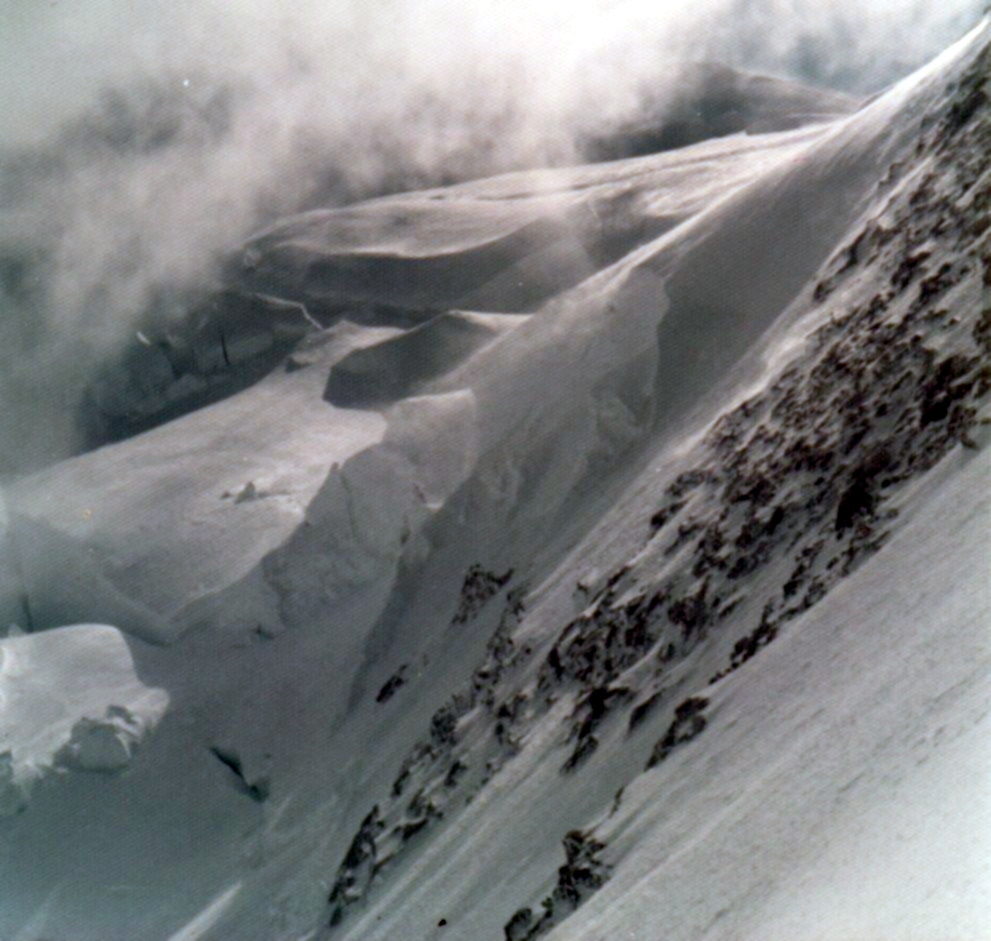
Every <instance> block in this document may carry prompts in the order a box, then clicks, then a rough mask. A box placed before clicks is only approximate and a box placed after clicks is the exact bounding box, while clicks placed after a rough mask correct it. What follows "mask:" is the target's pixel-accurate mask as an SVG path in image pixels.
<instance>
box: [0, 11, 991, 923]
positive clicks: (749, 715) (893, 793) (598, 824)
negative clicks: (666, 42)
mask: <svg viewBox="0 0 991 941" xmlns="http://www.w3.org/2000/svg"><path fill="white" fill-rule="evenodd" d="M989 73H991V25H989V24H988V23H987V22H985V23H984V24H983V25H982V26H981V27H980V28H979V29H977V30H976V31H975V32H974V33H972V34H971V35H970V36H968V37H967V38H966V39H964V40H963V41H961V43H959V44H958V45H957V46H955V47H954V48H953V49H951V50H949V51H948V52H947V53H946V54H945V55H943V56H942V57H940V58H939V59H938V60H936V61H935V62H934V63H932V64H931V65H930V66H929V67H927V68H926V69H924V70H923V71H922V72H920V73H918V74H917V75H915V76H913V77H912V78H910V79H908V80H906V81H905V82H903V83H901V84H900V85H898V86H896V87H895V88H894V89H892V90H891V91H890V92H888V93H887V94H886V95H883V96H881V97H879V98H878V99H877V100H875V101H873V102H871V103H870V104H869V105H867V106H866V107H864V108H862V109H861V110H859V111H857V112H856V113H854V114H852V115H850V116H849V117H844V118H842V119H839V120H836V121H834V122H833V123H830V124H827V125H821V126H816V127H811V128H805V129H799V130H795V131H787V132H782V133H774V134H768V135H756V136H747V137H730V138H725V139H721V140H717V141H710V142H706V143H701V144H698V145H695V146H692V147H688V148H685V149H683V150H678V151H672V152H670V153H666V154H662V155H657V156H653V157H643V158H637V159H633V160H628V161H619V162H616V163H612V164H604V165H597V166H592V167H582V168H575V169H570V170H561V171H541V172H532V173H527V174H514V175H511V176H506V177H500V178H497V179H494V180H489V181H480V182H477V183H470V184H465V185H462V186H459V187H452V188H449V189H446V190H435V191H430V192H426V193H414V194H408V195H403V196H396V197H389V198H388V199H382V200H376V201H373V202H369V203H365V204H360V205H358V206H355V207H350V208H348V209H345V210H334V211H326V212H317V213H309V214H307V215H305V216H302V217H296V218H292V219H289V220H286V221H285V222H283V223H281V224H280V225H278V226H276V227H274V228H273V229H271V230H270V231H268V232H265V233H261V234H260V235H259V236H258V237H257V238H255V239H253V240H251V241H250V242H249V243H248V244H247V245H245V246H243V247H242V248H241V249H240V250H238V251H237V252H236V255H235V257H234V259H233V261H232V263H231V266H230V279H231V281H230V285H229V288H230V291H231V293H232V295H237V296H241V297H248V298H253V300H252V301H251V303H252V304H254V305H255V306H254V307H252V308H251V314H250V316H247V315H246V316H245V321H246V326H245V328H244V329H245V331H246V333H247V332H252V335H254V334H256V333H257V332H258V331H259V330H260V329H263V328H264V323H265V320H264V311H265V310H270V311H275V310H278V311H282V312H284V311H286V310H289V309H292V310H294V311H295V314H294V316H298V317H304V315H305V318H309V319H308V321H307V322H308V328H307V329H309V333H308V335H307V336H306V338H305V339H304V340H303V341H302V342H301V343H300V344H299V345H298V346H296V347H295V348H294V350H293V352H292V353H291V354H290V355H289V357H288V358H287V359H285V360H284V361H283V362H282V363H281V364H280V365H279V366H278V368H276V369H275V371H274V372H272V373H271V374H270V375H268V376H267V377H266V378H265V379H264V380H263V381H261V382H259V383H257V384H255V385H253V386H251V387H250V388H247V389H245V390H243V391H241V392H240V393H239V394H237V395H234V396H231V397H228V398H225V399H223V400H222V401H219V402H215V403H214V404H212V405H210V406H209V407H205V408H200V409H198V410H196V411H193V412H191V413H189V414H186V415H183V416H182V417H179V418H177V419H175V420H173V421H170V422H167V423H165V424H162V425H160V426H159V427H157V428H154V429H153V430H150V431H147V432H145V433H144V434H141V435H138V436H136V437H133V438H129V439H127V440H125V441H121V442H119V443H116V444H113V445H110V446H107V447H104V448H101V449H99V450H96V451H93V452H91V453H88V454H85V455H81V456H79V457H77V458H74V459H72V460H70V461H66V462H63V463H62V464H59V465H56V466H54V467H52V468H49V469H48V470H46V471H44V472H42V473H39V474H35V475H33V476H30V477H27V478H24V479H22V480H20V481H17V482H15V483H14V484H12V485H11V486H9V487H8V488H7V489H6V493H5V501H6V504H7V514H6V516H7V520H6V522H5V521H4V520H3V519H0V524H3V529H2V530H0V587H3V590H4V597H3V599H2V601H3V603H2V604H0V611H2V612H5V613H7V615H8V616H15V617H17V618H18V620H19V622H20V626H21V627H22V628H27V629H29V630H30V631H31V632H32V633H30V634H29V635H27V636H20V635H18V636H12V637H9V638H7V639H6V640H4V641H2V644H3V650H2V651H0V654H2V655H3V658H4V659H3V663H2V665H0V671H2V672H0V694H2V695H3V696H5V697H9V696H20V695H24V694H22V693H21V692H19V690H20V689H21V687H20V686H19V685H18V684H19V683H20V684H22V685H23V682H24V681H23V679H21V677H22V676H23V670H22V671H21V672H20V673H17V672H16V670H15V671H14V672H10V671H11V670H13V669H14V667H16V666H17V664H18V663H20V664H29V665H30V668H31V671H32V673H33V674H34V675H35V676H37V677H38V684H40V685H41V686H44V685H45V684H46V683H47V684H48V685H50V686H52V687H53V688H54V690H53V698H54V701H57V702H61V703H63V705H62V706H61V707H60V708H61V709H62V712H60V715H62V716H63V717H65V718H64V721H63V719H60V722H61V725H60V726H59V728H60V729H62V731H61V732H60V733H59V736H60V737H59V742H58V743H55V742H54V740H53V742H52V743H49V744H46V747H45V748H44V749H41V748H35V749H34V750H33V751H32V743H36V742H37V741H38V740H39V738H38V737H39V731H38V725H37V717H36V716H33V715H29V713H32V707H31V706H30V703H29V702H27V700H23V699H22V700H20V702H21V705H19V706H17V707H16V708H11V707H10V706H9V705H8V699H5V700H4V702H3V703H2V704H0V709H2V710H3V711H2V712H0V788H4V791H3V793H4V794H5V795H12V798H16V800H14V799H10V800H6V801H5V807H6V808H7V809H8V810H9V811H10V812H9V813H8V815H7V816H4V817H2V818H0V938H4V939H6V938H10V939H17V941H41V939H44V938H66V939H72V941H118V939H120V941H125V939H127V941H135V939H139V941H142V939H147V941H158V939H168V941H193V939H203V941H210V939H232V941H273V939H278V941H282V939H286V941H289V939H292V941H296V939H304V938H305V939H311V941H315V939H325V938H333V939H335V941H336V939H359V938H360V939H362V941H366V939H383V941H384V939H411V941H412V939H421V938H422V939H430V938H441V937H443V938H455V939H463V941H475V939H479V938H496V939H497V938H506V939H509V941H522V939H530V938H536V937H548V938H554V939H561V941H563V939H586V941H593V939H600V938H618V937H623V938H631V939H636V941H648V939H650V941H653V939H655V938H657V937H659V936H663V937H666V938H674V939H677V938H684V939H689V938H692V939H694V938H711V939H731V938H740V937H748V938H749V937H759V938H782V939H783V938H788V939H801V941H805V939H808V941H812V939H819V938H822V939H825V938H829V939H831V941H832V939H835V938H849V939H854V938H863V937H884V938H891V939H897V941H901V939H905V941H908V939H909V938H913V939H914V938H917V937H922V938H926V939H929V938H933V939H935V938H939V939H940V941H942V939H946V938H960V939H964V938H974V937H981V936H982V935H983V934H987V933H988V932H989V931H991V912H989V911H988V908H987V902H986V899H987V898H989V897H991V893H989V891H988V889H989V888H991V872H989V869H988V865H987V863H986V859H987V858H988V853H987V849H988V846H989V844H991V827H989V824H991V819H989V816H988V803H987V800H986V797H985V795H984V791H985V790H986V789H985V788H983V787H982V779H984V778H986V776H987V773H988V771H989V770H991V767H989V759H991V755H989V750H991V743H989V737H988V725H987V717H988V714H989V710H991V683H989V681H988V679H987V677H988V675H989V673H988V670H987V666H988V663H987V661H988V659H989V654H991V644H989V640H991V637H989V631H988V628H989V626H991V592H989V586H988V581H987V561H988V554H989V551H988V550H989V546H988V537H987V532H988V522H989V520H991V509H989V493H988V488H987V482H988V474H989V470H991V468H989V463H988V462H989V457H988V455H989V444H991V435H989V432H988V428H987V418H988V413H987V407H986V403H987V393H988V391H989V390H991V362H989V359H991V348H989V344H991V300H989V286H991V245H989V241H988V239H989V232H991V229H989V227H988V219H989V216H988V212H989V208H991V174H989V170H988V166H987V153H988V152H989V150H991V107H989V101H988V98H989V92H988V88H987V84H988V76H989ZM222 316H223V318H224V331H225V332H223V333H221V334H219V336H220V337H221V338H222V339H221V340H220V341H219V342H220V343H221V355H220V357H219V358H218V357H216V356H215V357H214V359H213V362H214V363H215V366H216V371H217V373H218V374H221V373H223V371H224V366H231V367H233V364H231V363H229V362H227V361H228V360H230V350H231V349H234V348H235V347H236V342H237V340H238V338H237V331H238V322H237V317H236V312H235V310H234V309H232V310H229V311H226V312H224V313H223V315H222ZM274 316H275V314H273V317H274ZM279 316H281V314H280V315H279ZM305 318H304V319H305ZM259 324H261V325H262V327H259ZM204 338H208V335H207V334H201V335H200V339H201V340H203V342H206V339H204ZM145 339H146V340H148V341H149V342H150V343H151V344H152V345H151V346H146V347H145V349H154V350H157V351H158V352H159V353H160V354H161V356H163V357H165V359H166V360H168V362H169V364H170V368H169V369H163V370H162V371H161V373H160V374H161V376H162V377H163V378H162V381H161V384H160V385H155V384H154V383H151V384H147V385H146V386H145V387H144V394H147V396H148V397H149V400H150V401H151V400H154V399H155V397H156V396H159V395H161V396H164V397H165V398H168V397H169V394H170V393H169V391H168V390H169V387H170V383H172V382H178V381H181V376H180V375H177V373H181V372H182V370H181V369H178V368H175V367H176V364H177V363H179V364H180V365H181V362H186V361H187V360H188V357H186V353H187V352H188V350H186V351H184V352H183V351H179V349H178V347H177V346H176V345H175V344H173V345H171V346H170V342H171V341H169V339H168V338H167V337H163V338H157V337H147V336H146V337H145ZM273 342H274V341H273ZM228 343H230V344H231V345H230V347H228ZM240 348H246V347H240ZM268 348H269V347H265V349H268ZM257 349H259V350H260V349H261V346H258V347H257ZM201 352H202V350H201ZM180 353H181V355H180ZM204 355H205V354H204ZM183 357H186V359H184V358H183ZM200 358H201V360H202V356H201V357H200ZM194 359H195V357H194ZM221 364H223V366H222V365H221ZM211 368H213V367H211ZM125 372H126V370H125ZM117 380H118V381H119V382H122V383H123V387H127V384H128V382H129V381H130V380H129V379H128V378H127V377H126V375H125V376H124V377H123V378H121V377H120V376H118V377H117ZM125 397H126V396H125ZM151 410H152V411H153V407H152V408H151ZM9 612H13V615H11V614H9ZM71 624H76V625H87V624H88V625H93V624H113V625H115V626H116V628H117V630H114V629H113V628H108V627H92V626H89V627H85V626H75V627H64V626H63V625H71ZM45 638H48V640H46V639H45ZM90 639H91V643H90ZM70 640H71V643H70ZM125 641H126V648H127V649H126V650H125V649H122V643H123V642H125ZM84 642H85V643H84ZM66 644H69V646H70V647H71V649H72V651H73V652H74V653H73V657H74V658H76V659H73V660H72V663H77V665H76V666H71V667H70V672H71V674H72V675H71V682H70V681H69V679H70V678H69V677H67V676H66V674H65V673H64V672H63V671H64V670H65V669H66V662H67V661H66V654H65V650H66ZM81 646H82V647H85V648H86V649H85V651H84V650H81V649H80V647H81ZM84 653H85V656H84ZM77 655H78V656H77ZM77 661H78V662H77ZM87 677H90V678H91V682H92V686H93V687H94V689H93V690H88V689H87V685H86V678H87ZM82 690H86V693H85V696H84V695H83V692H82ZM56 693H57V695H56ZM30 694H31V695H32V696H40V695H41V693H40V692H39V691H38V689H36V688H32V689H31V691H30ZM9 701H13V700H12V699H11V700H9ZM108 707H110V708H112V709H113V711H112V712H107V711H106V710H107V709H108ZM125 712H126V714H125ZM39 714H40V713H39ZM101 721H102V722H103V726H101V729H102V731H100V730H96V731H94V726H95V725H99V723H100V722H101ZM80 723H82V725H80ZM107 726H112V727H107ZM66 730H68V731H67V733H66V735H63V734H62V733H63V732H66ZM46 734H47V733H46ZM90 739H93V741H92V743H90V744H87V743H89V742H90ZM110 739H113V741H110ZM139 739H141V741H140V744H139V741H138V740H139ZM84 740H85V741H84ZM66 741H67V743H66ZM46 742H47V739H46ZM114 742H116V743H117V744H116V746H115V745H114ZM49 745H50V747H49ZM104 746H106V747H104ZM60 749H68V750H67V751H66V750H60ZM70 752H71V755H70ZM77 753H78V754H77ZM91 753H93V754H95V753H98V755H97V757H98V758H100V760H99V761H96V760H94V761H90V760H89V759H88V758H86V756H87V755H90V754H91ZM80 756H83V757H82V758H81V757H80ZM84 759H85V760H84ZM125 759H126V760H125ZM29 777H30V778H31V780H32V781H33V782H34V783H33V787H31V788H30V791H29V790H28V787H27V786H26V785H25V784H24V782H26V781H28V779H29Z"/></svg>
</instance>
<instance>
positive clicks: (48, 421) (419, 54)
mask: <svg viewBox="0 0 991 941" xmlns="http://www.w3.org/2000/svg"><path fill="white" fill-rule="evenodd" d="M979 7H980V3H979V2H978V0H954V2H950V3H944V4H940V5H939V7H938V8H933V5H932V4H928V3H922V2H914V0H899V2H890V3H888V2H886V3H872V4H869V5H865V4H858V3H854V2H848V0H844V2H842V3H839V4H836V3H834V4H829V5H828V8H823V7H822V5H817V4H812V3H809V2H805V0H760V2H744V0H708V2H706V3H702V4H689V3H667V4H664V5H660V6H658V5H656V4H653V5H652V4H646V3H643V2H640V0H596V2H591V3H587V4H583V5H582V6H581V8H580V9H578V10H576V9H575V8H574V7H573V5H568V4H564V3H561V2H558V0H546V2H543V3H539V4H536V5H532V4H524V3H522V2H513V3H508V4H500V5H498V6H496V5H494V4H491V3H472V4H468V5H458V6H456V7H455V6H452V5H450V4H447V3H442V2H439V0H423V2H419V3H415V4H414V3H409V2H405V0H389V2H384V3H380V4H376V5H375V6H374V7H371V6H369V5H368V4H367V3H361V2H357V0H349V2H345V0H340V2H336V3H333V4H316V3H309V2H307V3H304V4H302V5H296V6H294V8H293V10H292V11H289V10H286V9H284V8H281V7H280V6H279V5H277V4H274V3H271V2H270V0H250V2H244V3H236V4H235V3H232V2H227V0H213V2H211V3H208V4H196V3H192V2H185V3H179V4H175V5H172V6H170V7H169V9H168V11H166V12H163V11H161V10H160V9H159V8H157V7H156V6H155V5H153V4H151V3H150V2H141V3H137V4H127V5H125V4H122V3H120V2H116V0H99V2H93V3H88V4H87V5H86V6H85V8H83V7H79V8H68V7H62V6H59V5H53V6H47V7H38V6H36V5H34V4H27V3H14V4H11V5H10V6H9V7H8V8H7V10H6V11H5V13H4V17H5V22H4V29H3V30H2V31H0V33H2V35H3V36H4V39H3V40H0V42H2V44H3V46H4V47H5V48H4V49H3V53H4V57H5V60H6V61H7V62H8V68H7V69H5V70H4V74H3V77H2V79H0V102H2V104H3V107H4V109H5V111H6V112H7V114H8V115H9V120H8V123H7V130H6V132H5V140H4V141H3V142H2V146H0V282H2V283H0V305H2V307H3V316H2V320H0V342H2V349H3V354H2V355H3V362H2V363H0V366H2V368H0V376H2V378H0V398H2V399H3V401H4V403H5V405H9V406H10V407H8V408H6V409H5V412H6V417H5V418H4V419H3V420H2V422H0V444H2V445H3V450H4V452H5V455H4V459H3V462H2V463H0V470H4V471H9V470H16V469H18V468H23V467H30V466H36V465H37V464H39V463H46V462H48V461H50V460H54V459H57V458H58V457H60V456H63V455H64V454H65V453H71V452H72V451H73V450H75V449H76V448H77V447H78V429H77V427H76V418H75V413H76V411H77V409H78V406H79V401H80V396H81V394H82V390H83V389H85V388H86V386H87V384H88V383H89V382H90V381H91V380H92V378H93V376H94V375H97V374H99V372H100V370H101V369H102V368H103V363H104V362H105V361H106V360H108V359H113V358H114V357H115V356H116V355H117V354H118V352H119V350H120V349H121V348H122V347H123V346H126V345H127V344H133V342H134V333H135V330H136V329H138V328H139V327H140V326H141V325H142V324H145V323H148V322H149V321H152V322H155V323H160V324H163V325H167V324H168V323H169V322H171V321H174V320H178V319H181V318H182V317H183V316H184V315H185V314H186V312H188V310H189V309H190V308H191V307H193V306H195V305H196V304H197V303H198V302H199V299H200V298H201V297H202V295H203V293H204V292H205V291H209V290H210V287H211V285H212V284H213V282H214V279H215V276H216V273H217V263H218V259H219V258H220V257H221V256H222V255H223V254H224V253H225V252H227V251H229V250H230V249H231V248H232V247H235V246H236V245H237V244H238V243H239V242H240V241H241V240H243V239H244V238H246V237H247V236H248V235H250V234H251V233H252V232H253V231H255V230H256V229H258V228H259V227H261V226H264V225H266V224H268V223H269V222H271V221H273V220H275V219H276V218H278V217H279V216H281V215H284V214H286V213H290V212H295V211H298V210H301V209H306V208H311V207H314V206H323V205H340V204H344V203H347V202H351V201H354V200H356V199H360V198H364V197H368V196H374V195H378V194H381V193H384V192H396V191H400V190H404V189H412V188H417V187H422V186H430V185H438V184H444V183H449V182H454V181H458V180H463V179H468V178H473V177H479V176H485V175H489V174H493V173H498V172H501V171H504V170H509V169H516V168H521V167H530V166H542V165H561V164H566V163H573V162H576V161H578V160H579V159H580V157H581V153H580V148H579V146H578V144H579V142H580V140H581V139H582V137H583V136H585V135H589V134H594V133H595V132H596V131H597V130H598V129H600V128H603V127H605V128H608V127H609V126H610V122H615V121H617V120H620V119H622V118H624V117H631V116H635V115H636V114H637V111H638V109H639V108H640V107H641V106H642V104H643V101H644V97H645V94H647V93H649V95H650V97H651V104H652V107H653V108H654V109H655V111H657V109H658V108H660V112H662V111H663V101H664V100H665V98H666V97H667V98H670V97H671V96H672V95H673V92H674V90H680V91H683V89H681V88H680V85H679V83H680V81H681V77H682V73H681V72H680V71H679V69H678V68H677V63H678V62H680V61H697V60H708V61H719V62H724V63H728V64H731V65H734V66H737V67H743V68H747V69H754V70H759V71H766V72H770V73H773V74H778V75H781V76H784V77H790V78H793V79H797V80H800V81H805V82H811V83H813V84H820V85H831V86H833V87H836V88H839V89H842V90H845V91H848V92H850V93H852V94H855V95H863V94H866V93H870V92H873V91H875V90H877V89H879V88H881V87H883V86H884V85H886V84H888V83H890V82H892V81H894V80H895V79H897V78H898V77H900V76H901V75H903V74H905V73H907V72H908V71H910V70H911V69H912V68H914V67H916V66H918V65H919V64H920V63H921V62H922V61H924V60H925V59H926V58H928V57H929V56H931V55H932V54H934V53H935V52H937V51H938V50H939V49H940V48H942V47H943V46H945V45H946V44H948V43H949V42H950V41H951V40H952V39H954V38H956V37H957V36H958V35H959V34H961V33H962V32H963V31H964V30H965V29H966V28H967V27H968V26H969V25H971V24H972V23H973V22H974V21H976V18H977V15H978V11H979ZM667 89H671V91H668V90H667ZM659 102H661V103H662V104H660V105H659V104H658V103H659ZM660 112H658V113H660ZM7 442H16V445H10V446H8V445H7Z"/></svg>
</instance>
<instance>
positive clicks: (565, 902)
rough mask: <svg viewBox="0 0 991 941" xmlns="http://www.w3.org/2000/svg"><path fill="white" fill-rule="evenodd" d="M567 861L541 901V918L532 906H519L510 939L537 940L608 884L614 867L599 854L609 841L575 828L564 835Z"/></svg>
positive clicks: (510, 923) (507, 927) (509, 927)
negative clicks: (536, 914)
mask: <svg viewBox="0 0 991 941" xmlns="http://www.w3.org/2000/svg"><path fill="white" fill-rule="evenodd" d="M563 843H564V855H565V863H564V865H563V866H562V867H561V868H560V869H558V871H557V885H556V886H555V887H554V891H553V892H552V893H551V894H550V896H548V897H547V898H545V899H544V900H543V901H542V902H541V908H542V909H543V913H542V914H541V916H540V917H539V918H537V917H536V916H535V915H534V913H533V910H532V909H530V908H521V909H519V910H518V911H517V912H516V913H515V914H514V915H513V917H512V918H511V919H510V920H509V921H508V922H507V923H506V925H505V927H504V928H503V931H504V932H505V937H506V941H533V939H535V938H539V937H540V936H541V935H544V934H547V933H548V932H549V931H550V930H551V929H552V928H553V927H554V926H555V925H558V924H560V922H562V921H563V920H564V919H565V918H567V916H568V915H570V914H571V913H572V912H573V911H575V910H576V909H577V908H578V907H579V906H580V905H581V904H582V903H583V902H584V901H585V900H586V899H588V898H589V896H591V895H593V894H594V893H595V892H597V891H598V890H599V889H601V888H602V886H603V885H605V883H606V881H607V880H608V879H609V875H610V872H611V870H612V867H611V866H609V865H608V864H607V863H604V862H603V861H602V860H601V859H600V858H599V857H600V854H601V852H602V850H604V849H605V844H604V843H600V842H599V841H598V840H596V839H595V838H594V837H593V836H592V835H591V834H590V833H588V832H585V831H582V830H572V831H570V832H569V833H567V834H565V837H564V841H563Z"/></svg>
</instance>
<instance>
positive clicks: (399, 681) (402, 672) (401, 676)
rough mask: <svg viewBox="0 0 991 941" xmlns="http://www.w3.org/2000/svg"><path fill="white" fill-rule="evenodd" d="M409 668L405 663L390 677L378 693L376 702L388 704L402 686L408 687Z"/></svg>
mask: <svg viewBox="0 0 991 941" xmlns="http://www.w3.org/2000/svg"><path fill="white" fill-rule="evenodd" d="M408 669H409V667H408V666H407V665H406V664H405V663H404V664H403V665H402V666H401V667H400V668H399V669H398V670H397V671H396V672H395V673H393V674H392V676H390V677H389V679H387V680H386V681H385V683H384V684H383V685H382V688H381V689H380V690H379V691H378V695H377V696H376V697H375V701H376V702H379V703H382V702H388V701H389V700H390V699H392V697H393V696H395V695H396V693H397V692H398V691H399V689H400V688H401V687H402V686H405V685H406V671H407V670H408Z"/></svg>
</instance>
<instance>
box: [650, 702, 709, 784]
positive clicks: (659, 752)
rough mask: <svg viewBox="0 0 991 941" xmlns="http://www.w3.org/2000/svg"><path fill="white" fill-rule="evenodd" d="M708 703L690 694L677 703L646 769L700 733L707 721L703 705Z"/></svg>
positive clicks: (658, 762)
mask: <svg viewBox="0 0 991 941" xmlns="http://www.w3.org/2000/svg"><path fill="white" fill-rule="evenodd" d="M708 705H709V700H708V699H705V698H704V697H702V696H692V697H690V698H688V699H686V700H685V701H684V702H682V703H679V705H678V707H677V708H676V709H675V711H674V720H673V721H672V722H671V725H670V726H668V730H667V731H666V732H665V733H664V737H663V738H662V739H661V740H660V741H659V742H658V743H657V744H656V745H655V746H654V750H653V751H652V752H651V753H650V758H649V759H648V760H647V769H648V770H649V769H650V768H653V767H655V766H656V765H658V764H660V763H661V762H662V761H664V759H665V758H667V757H668V755H670V754H671V752H672V751H674V749H675V748H677V747H678V746H679V745H683V744H684V743H685V742H690V741H691V740H692V739H693V738H695V737H697V736H698V735H701V734H702V731H703V730H704V729H705V727H706V724H707V721H708V720H707V719H706V717H705V707H706V706H708Z"/></svg>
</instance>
